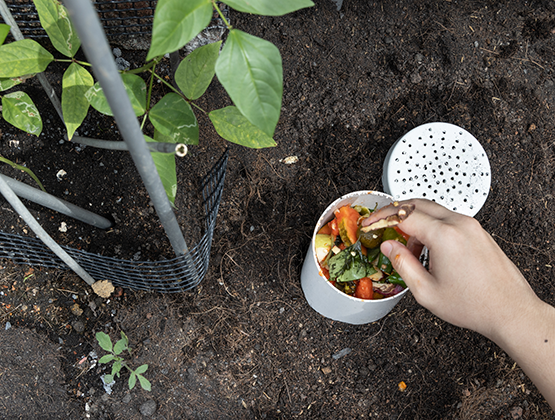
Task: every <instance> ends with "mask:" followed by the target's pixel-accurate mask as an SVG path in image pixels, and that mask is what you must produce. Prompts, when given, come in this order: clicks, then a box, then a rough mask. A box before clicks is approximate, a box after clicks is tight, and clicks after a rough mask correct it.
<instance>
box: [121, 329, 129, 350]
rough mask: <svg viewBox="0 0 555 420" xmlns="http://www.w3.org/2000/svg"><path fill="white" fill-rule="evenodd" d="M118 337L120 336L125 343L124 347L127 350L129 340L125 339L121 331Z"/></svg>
mask: <svg viewBox="0 0 555 420" xmlns="http://www.w3.org/2000/svg"><path fill="white" fill-rule="evenodd" d="M120 335H121V339H122V340H124V341H125V347H126V348H127V349H128V348H129V339H128V338H127V336H126V335H125V333H124V332H123V331H120Z"/></svg>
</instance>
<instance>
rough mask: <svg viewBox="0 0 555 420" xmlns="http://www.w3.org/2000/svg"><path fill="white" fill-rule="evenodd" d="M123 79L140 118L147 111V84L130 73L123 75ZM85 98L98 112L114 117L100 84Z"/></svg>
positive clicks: (96, 84)
mask: <svg viewBox="0 0 555 420" xmlns="http://www.w3.org/2000/svg"><path fill="white" fill-rule="evenodd" d="M121 79H122V81H123V86H124V87H125V91H126V92H127V96H129V100H130V101H131V105H133V111H135V115H136V116H137V117H140V116H141V115H143V114H144V113H145V111H146V83H145V81H144V80H143V79H141V78H140V77H139V76H137V75H136V74H130V73H123V74H122V75H121ZM85 96H86V98H87V99H88V101H89V102H90V104H91V105H92V107H93V108H94V109H96V110H97V111H98V112H100V113H102V114H105V115H109V116H111V117H113V116H114V114H113V113H112V110H111V109H110V105H109V104H108V101H107V100H106V96H104V91H103V90H102V88H101V87H100V84H99V83H98V82H96V83H95V84H94V86H92V87H91V88H90V89H89V90H88V91H87V93H86V94H85Z"/></svg>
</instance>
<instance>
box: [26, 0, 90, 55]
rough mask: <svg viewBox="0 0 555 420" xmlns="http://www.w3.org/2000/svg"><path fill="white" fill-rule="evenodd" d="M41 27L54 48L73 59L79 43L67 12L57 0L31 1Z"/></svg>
mask: <svg viewBox="0 0 555 420" xmlns="http://www.w3.org/2000/svg"><path fill="white" fill-rule="evenodd" d="M33 2H34V3H35V7H36V8H37V12H38V14H39V19H40V23H41V25H42V27H43V28H44V30H45V31H46V33H47V34H48V37H49V38H50V41H51V42H52V45H53V46H54V48H56V49H57V50H58V51H59V52H61V53H62V54H63V55H65V56H66V57H73V56H74V55H75V53H76V52H77V50H78V49H79V47H80V46H81V41H80V40H79V37H78V36H77V32H76V31H75V28H74V27H73V24H72V23H71V21H70V20H69V15H68V13H67V10H66V8H65V7H64V6H62V4H61V3H60V2H59V1H57V0H33Z"/></svg>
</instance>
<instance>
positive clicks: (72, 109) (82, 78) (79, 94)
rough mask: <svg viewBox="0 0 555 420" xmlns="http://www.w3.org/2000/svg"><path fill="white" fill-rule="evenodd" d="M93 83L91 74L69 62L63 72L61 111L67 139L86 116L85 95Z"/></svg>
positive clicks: (87, 106)
mask: <svg viewBox="0 0 555 420" xmlns="http://www.w3.org/2000/svg"><path fill="white" fill-rule="evenodd" d="M93 85H94V80H93V77H92V76H91V74H90V73H89V72H88V71H87V70H85V69H84V68H83V67H81V66H80V65H79V64H77V63H71V64H70V66H69V67H68V68H67V70H66V71H65V73H64V77H63V79H62V113H63V115H64V122H65V125H66V129H67V136H68V138H69V140H71V138H72V137H73V134H74V133H75V130H77V128H79V126H80V125H81V123H82V122H83V120H84V119H85V117H86V116H87V112H88V111H89V101H88V99H87V98H86V97H85V95H86V93H87V92H88V91H89V89H90V88H92V86H93Z"/></svg>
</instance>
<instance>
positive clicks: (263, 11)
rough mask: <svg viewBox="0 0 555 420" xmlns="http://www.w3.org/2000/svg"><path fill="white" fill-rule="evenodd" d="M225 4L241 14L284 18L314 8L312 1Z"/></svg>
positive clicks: (234, 1) (228, 1)
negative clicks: (283, 16) (307, 8)
mask: <svg viewBox="0 0 555 420" xmlns="http://www.w3.org/2000/svg"><path fill="white" fill-rule="evenodd" d="M225 4H227V5H228V6H230V7H232V8H234V9H235V10H238V11H239V12H244V13H252V14H255V15H264V16H282V15H285V14H287V13H291V12H294V11H296V10H299V9H303V8H305V7H312V6H314V3H313V2H312V1H310V0H279V1H268V0H226V1H225Z"/></svg>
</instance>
